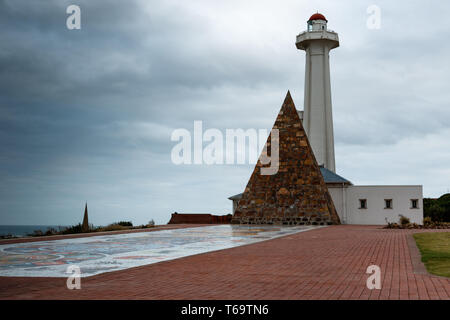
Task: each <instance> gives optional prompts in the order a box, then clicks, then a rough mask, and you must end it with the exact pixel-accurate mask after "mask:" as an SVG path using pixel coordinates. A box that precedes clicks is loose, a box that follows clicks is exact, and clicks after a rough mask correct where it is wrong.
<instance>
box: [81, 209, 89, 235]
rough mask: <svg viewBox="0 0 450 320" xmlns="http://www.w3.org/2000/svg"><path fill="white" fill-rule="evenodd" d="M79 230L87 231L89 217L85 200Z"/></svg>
mask: <svg viewBox="0 0 450 320" xmlns="http://www.w3.org/2000/svg"><path fill="white" fill-rule="evenodd" d="M81 231H83V232H87V231H89V218H88V210H87V202H86V206H85V207H84V217H83V224H82V225H81Z"/></svg>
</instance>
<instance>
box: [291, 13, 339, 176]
mask: <svg viewBox="0 0 450 320" xmlns="http://www.w3.org/2000/svg"><path fill="white" fill-rule="evenodd" d="M327 22H328V20H327V19H326V18H325V16H323V15H322V14H320V13H316V14H313V15H312V16H311V18H309V20H308V23H307V30H306V31H304V32H302V33H300V34H299V35H298V36H297V41H296V46H297V49H299V50H304V51H305V52H306V66H305V100H304V114H303V126H304V128H305V131H306V134H307V136H308V139H309V141H310V143H311V146H312V149H313V152H314V155H315V157H316V160H317V162H318V164H319V165H323V166H324V167H325V168H327V169H328V170H330V171H332V172H336V164H335V159H334V135H333V115H332V108H331V84H330V56H329V53H330V50H332V49H334V48H337V47H339V37H338V34H337V33H336V32H334V31H331V30H328V28H327Z"/></svg>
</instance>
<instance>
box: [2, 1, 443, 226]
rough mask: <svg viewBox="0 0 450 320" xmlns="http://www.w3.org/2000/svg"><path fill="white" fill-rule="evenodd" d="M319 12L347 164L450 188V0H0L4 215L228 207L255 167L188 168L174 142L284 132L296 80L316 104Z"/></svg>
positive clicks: (107, 215)
mask: <svg viewBox="0 0 450 320" xmlns="http://www.w3.org/2000/svg"><path fill="white" fill-rule="evenodd" d="M70 4H77V5H79V6H80V7H81V30H68V29H67V28H66V18H67V17H68V14H66V8H67V6H68V5H70ZM372 4H375V5H378V6H379V8H380V9H381V28H380V29H379V30H372V29H368V28H367V25H366V21H367V19H368V17H369V15H368V14H367V12H366V10H367V7H368V6H370V5H372ZM316 11H319V12H321V13H323V14H324V15H325V16H326V17H327V19H328V21H329V22H328V27H329V28H330V29H332V30H335V31H336V32H338V33H339V37H340V47H339V48H337V49H335V50H333V51H332V52H331V55H330V58H331V60H330V64H331V81H332V84H331V85H332V98H333V117H334V130H335V148H336V167H337V173H338V174H340V175H342V176H344V177H345V178H347V179H349V180H350V181H352V182H353V183H354V184H365V185H366V184H396V185H398V184H421V185H423V190H424V196H425V197H437V196H440V195H441V194H443V193H445V192H449V189H450V105H449V101H450V77H449V74H450V63H449V57H450V42H449V41H448V39H449V38H450V19H447V18H446V17H448V16H450V3H449V2H447V1H410V0H408V1H406V0H405V1H376V0H375V1H374V0H371V1H361V0H358V1H356V0H355V1H350V0H349V1H336V0H329V1H312V0H304V1H300V0H295V1H262V0H257V1H256V0H255V1H242V0H237V1H235V0H193V1H181V0H176V1H175V0H164V1H163V0H159V1H148V0H145V1H144V0H142V1H136V0H133V1H119V0H115V1H112V0H108V1H106V0H102V1H100V0H89V1H88V0H81V1H76V2H75V1H64V0H46V1H44V0H42V1H29V0H0V41H1V45H0V143H1V148H2V152H1V153H0V179H1V183H0V206H1V207H0V212H1V213H0V214H1V216H0V224H53V225H58V224H59V225H67V224H75V223H78V222H80V221H81V219H82V214H83V209H84V202H85V201H87V202H88V207H89V216H90V221H91V222H92V223H94V224H96V225H100V224H107V223H111V222H113V221H118V220H132V221H133V223H134V224H141V223H147V222H148V221H149V220H150V219H154V220H155V221H156V222H157V223H167V222H168V220H169V219H170V214H171V213H172V212H174V211H178V212H196V213H214V214H226V213H230V211H231V202H230V201H229V200H228V199H227V197H229V196H231V195H234V194H236V193H240V192H242V191H243V189H244V188H245V185H246V183H247V181H248V179H249V177H250V174H251V172H252V170H253V165H211V166H207V165H179V166H177V165H174V164H173V163H172V161H171V157H170V154H171V149H172V147H173V146H174V145H175V144H176V143H175V142H172V141H171V140H170V135H171V133H172V131H173V130H174V129H176V128H186V129H188V130H192V129H193V122H194V120H202V121H203V126H204V128H205V129H207V128H218V129H220V130H225V129H226V128H230V129H235V128H243V129H248V128H255V129H270V128H271V127H272V125H273V122H274V121H275V117H276V115H277V113H278V111H279V109H280V107H281V104H282V102H283V99H284V97H285V94H286V91H287V90H288V89H289V90H291V93H292V96H293V99H294V101H295V103H296V106H297V108H298V109H303V86H304V69H305V68H304V63H305V53H304V52H303V51H298V50H297V49H296V47H295V36H296V35H297V34H298V33H300V32H301V31H303V30H305V29H306V21H307V20H308V18H309V17H310V16H311V14H313V13H315V12H316Z"/></svg>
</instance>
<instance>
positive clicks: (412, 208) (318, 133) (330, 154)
mask: <svg viewBox="0 0 450 320" xmlns="http://www.w3.org/2000/svg"><path fill="white" fill-rule="evenodd" d="M327 22H328V21H327V20H326V18H325V17H324V16H323V15H321V14H319V13H316V14H314V15H312V16H311V18H310V19H309V20H308V25H307V26H308V28H307V30H306V31H304V32H302V33H300V34H299V35H298V36H297V41H296V46H297V48H298V49H300V50H304V51H305V52H306V67H305V101H304V108H305V110H304V111H299V116H300V119H301V121H302V123H303V126H304V128H305V131H306V134H307V136H308V139H309V142H310V144H311V146H312V149H313V152H314V155H315V157H316V160H317V162H318V163H319V165H320V166H321V168H320V171H321V173H322V176H323V178H324V180H325V183H326V184H327V187H328V191H329V192H330V195H331V197H332V199H333V202H334V206H335V207H336V211H337V212H338V215H339V218H340V220H341V223H343V224H364V225H383V224H386V222H398V220H399V216H400V215H403V216H405V217H407V218H409V219H410V221H411V222H414V223H418V224H422V222H423V191H422V186H421V185H412V186H406V185H403V186H401V185H393V186H387V185H386V186H385V185H381V186H380V185H378V186H355V185H353V184H352V183H351V182H350V181H348V180H347V179H345V178H343V177H341V176H339V175H337V174H336V173H335V172H336V168H335V157H334V135H333V117H332V108H331V82H330V64H329V52H330V50H332V49H334V48H337V47H338V46H339V37H338V34H337V33H336V32H333V31H330V30H328V28H327ZM241 197H242V194H237V195H235V196H232V197H230V198H228V199H230V200H232V201H233V213H234V210H235V209H236V206H237V203H238V202H239V200H240V199H241Z"/></svg>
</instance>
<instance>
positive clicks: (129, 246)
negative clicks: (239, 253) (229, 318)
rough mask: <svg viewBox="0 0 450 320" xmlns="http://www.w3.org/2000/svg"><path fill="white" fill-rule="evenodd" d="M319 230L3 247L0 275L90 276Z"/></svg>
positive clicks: (160, 234) (209, 230)
mask: <svg viewBox="0 0 450 320" xmlns="http://www.w3.org/2000/svg"><path fill="white" fill-rule="evenodd" d="M315 228H320V227H311V226H295V227H278V226H239V225H216V226H208V227H197V228H185V229H174V230H161V231H153V232H143V233H129V234H117V235H105V236H95V237H86V238H77V239H64V240H52V241H42V242H28V243H16V244H8V245H0V276H11V277H12V276H14V277H67V276H68V274H66V270H67V267H68V266H69V265H76V266H78V267H80V269H81V276H82V277H87V276H93V275H96V274H100V273H104V272H110V271H117V270H123V269H128V268H132V267H137V266H142V265H147V264H152V263H156V262H160V261H165V260H172V259H176V258H181V257H186V256H190V255H194V254H199V253H204V252H210V251H215V250H220V249H227V248H232V247H237V246H241V245H245V244H251V243H256V242H260V241H264V240H269V239H274V238H278V237H281V236H286V235H289V234H294V233H298V232H302V231H307V230H311V229H315Z"/></svg>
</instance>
